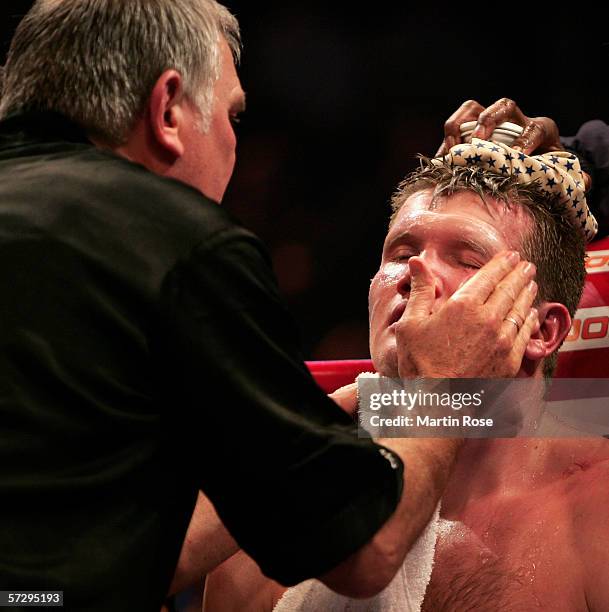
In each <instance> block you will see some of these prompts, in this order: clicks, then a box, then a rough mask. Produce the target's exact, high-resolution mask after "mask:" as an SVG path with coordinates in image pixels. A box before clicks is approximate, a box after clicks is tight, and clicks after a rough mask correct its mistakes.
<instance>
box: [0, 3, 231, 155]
mask: <svg viewBox="0 0 609 612" xmlns="http://www.w3.org/2000/svg"><path fill="white" fill-rule="evenodd" d="M221 38H224V39H225V40H226V42H227V43H228V45H229V47H230V49H231V52H232V54H233V58H234V60H235V62H238V61H239V57H240V51H241V38H240V33H239V24H238V23H237V20H236V18H235V17H234V16H233V15H231V13H230V12H229V11H228V10H227V9H226V8H225V7H224V6H222V5H221V4H218V3H217V2H216V1H215V0H37V1H36V3H35V4H34V6H33V7H32V9H31V10H30V11H29V13H28V14H27V15H26V16H25V17H24V18H23V20H22V21H21V23H20V24H19V26H18V28H17V31H16V33H15V36H14V38H13V40H12V42H11V46H10V50H9V53H8V57H7V62H6V65H5V67H4V79H3V81H4V83H3V87H2V90H3V91H2V98H1V99H0V118H3V117H5V116H7V115H9V114H12V113H15V112H20V111H28V110H39V111H55V112H59V113H62V114H63V115H65V116H66V117H68V118H70V119H72V120H73V121H76V122H77V123H79V124H80V125H82V126H83V127H84V128H85V129H87V130H88V131H89V132H90V133H91V134H93V135H95V136H97V137H99V138H101V139H103V140H104V141H105V142H107V144H112V145H119V144H123V143H124V142H125V141H126V138H127V136H128V134H129V132H130V131H131V129H132V128H133V125H134V123H135V121H136V119H137V118H138V116H139V115H140V114H141V113H142V111H143V109H144V107H145V105H146V102H147V100H148V98H149V96H150V92H151V90H152V88H153V87H154V84H155V83H156V81H157V80H158V78H159V76H160V75H161V74H162V73H163V72H164V71H165V70H169V69H175V70H177V71H178V72H179V73H180V74H181V75H182V78H183V82H184V94H185V95H186V96H188V98H189V99H190V100H191V101H192V102H193V103H194V104H195V105H196V107H197V108H198V109H199V111H200V113H201V124H200V128H201V129H202V130H203V131H207V129H209V123H210V118H211V112H212V109H213V105H214V94H213V90H214V84H215V82H216V81H217V80H218V78H219V76H220V69H221V62H220V58H221V56H220V49H219V43H220V40H221Z"/></svg>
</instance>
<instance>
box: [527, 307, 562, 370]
mask: <svg viewBox="0 0 609 612" xmlns="http://www.w3.org/2000/svg"><path fill="white" fill-rule="evenodd" d="M536 308H537V310H538V312H539V325H538V327H536V328H535V331H534V333H533V335H532V336H531V339H530V340H529V342H528V344H527V348H526V350H525V352H524V356H525V359H528V360H530V361H533V362H538V361H540V360H541V359H545V358H546V357H548V356H549V355H551V354H552V353H553V352H554V351H557V350H558V349H559V347H560V345H561V344H562V341H563V340H564V339H565V338H566V336H567V334H568V333H569V330H570V329H571V315H569V311H568V310H567V307H566V306H565V305H564V304H560V303H558V302H543V303H542V304H540V305H539V306H537V307H536Z"/></svg>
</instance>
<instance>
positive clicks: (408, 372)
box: [396, 251, 538, 378]
mask: <svg viewBox="0 0 609 612" xmlns="http://www.w3.org/2000/svg"><path fill="white" fill-rule="evenodd" d="M519 258H520V256H519V255H518V253H515V252H512V251H508V252H502V253H498V254H497V255H495V257H493V259H491V261H489V262H488V263H487V264H486V265H485V266H484V267H483V268H481V269H480V270H479V271H478V272H477V273H476V274H475V275H474V276H472V277H471V278H470V279H468V280H467V282H465V283H464V284H463V285H462V286H461V287H460V288H459V289H458V290H457V291H455V293H453V295H452V296H451V297H450V298H449V299H448V300H447V301H446V302H445V303H444V304H443V305H442V306H441V307H440V309H439V310H438V311H437V312H434V313H433V314H432V308H433V305H434V301H435V287H434V280H433V277H432V275H431V274H430V272H429V270H428V268H427V267H426V265H425V262H424V261H423V260H422V259H421V258H419V257H411V258H410V260H409V265H410V273H411V289H410V297H409V299H408V304H407V306H406V309H405V311H404V314H403V315H402V317H401V319H400V320H399V321H398V323H397V324H396V340H397V347H398V372H399V375H400V377H401V378H415V377H425V378H511V377H514V376H516V374H517V373H518V370H519V369H520V366H521V363H522V359H523V356H524V351H525V349H526V346H527V343H528V341H529V339H530V338H531V335H532V334H533V333H534V332H535V330H536V326H537V325H538V316H537V310H536V309H534V308H532V305H533V302H534V300H535V296H536V294H537V284H536V283H535V281H534V280H533V278H534V276H535V266H534V265H533V264H529V263H528V262H525V261H522V262H519Z"/></svg>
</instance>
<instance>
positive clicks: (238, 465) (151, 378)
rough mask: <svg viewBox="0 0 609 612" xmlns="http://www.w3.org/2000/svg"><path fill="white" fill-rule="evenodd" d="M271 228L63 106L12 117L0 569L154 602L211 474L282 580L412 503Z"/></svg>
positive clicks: (71, 588) (101, 595)
mask: <svg viewBox="0 0 609 612" xmlns="http://www.w3.org/2000/svg"><path fill="white" fill-rule="evenodd" d="M296 338H297V336H296V333H295V330H294V325H293V322H292V319H291V318H290V316H289V314H288V313H287V312H286V309H285V308H284V305H283V303H282V301H281V299H280V297H279V295H278V292H277V288H276V283H275V280H274V278H273V275H272V273H271V271H270V266H269V260H268V257H267V254H266V252H265V251H264V249H263V248H262V246H261V244H260V242H259V241H258V240H257V239H256V238H255V237H254V236H253V235H252V234H251V233H249V232H247V231H246V230H244V229H243V228H242V227H240V226H239V225H238V224H237V223H235V221H234V220H233V219H231V218H230V216H229V215H228V214H227V213H226V211H224V210H223V209H222V208H221V207H220V206H218V205H217V204H215V203H213V202H211V201H209V200H208V199H206V198H205V197H204V196H202V195H201V194H200V193H199V192H198V191H196V190H194V189H192V188H190V187H188V186H187V185H184V184H182V183H180V182H177V181H174V180H170V179H165V178H162V177H159V176H156V175H154V174H152V173H150V172H149V171H147V170H146V169H145V168H143V167H141V166H139V165H137V164H134V163H131V162H129V161H127V160H125V159H123V158H120V157H118V156H116V155H114V154H112V153H110V152H104V151H101V150H99V149H97V148H95V147H93V146H92V145H91V143H90V142H88V140H87V139H86V136H85V134H84V133H83V132H82V131H81V130H80V129H79V128H78V127H77V126H76V125H74V124H72V123H70V122H68V121H67V120H65V119H63V118H61V117H59V116H56V115H49V114H46V115H33V114H31V115H29V116H25V115H24V116H17V117H12V118H9V119H7V120H5V121H3V122H2V123H0V590H8V589H29V590H44V589H58V590H63V591H64V597H65V606H66V608H67V609H75V610H104V611H107V610H130V611H132V610H151V611H152V610H154V611H155V612H157V611H158V609H159V606H160V604H161V601H162V600H163V598H164V596H165V594H166V591H167V589H168V586H169V582H170V580H171V577H172V574H173V571H174V568H175V565H176V561H177V557H178V554H179V550H180V547H181V544H182V541H183V538H184V535H185V531H186V528H187V526H188V522H189V519H190V516H191V514H192V510H193V508H194V504H195V500H196V495H197V491H198V490H199V489H200V488H201V489H202V490H203V491H205V493H206V494H207V495H208V496H209V497H210V498H211V500H212V502H213V503H214V504H215V506H216V508H217V510H218V513H219V515H220V517H221V518H222V520H223V521H224V523H225V524H226V526H227V527H228V529H229V530H230V531H231V533H232V534H233V536H234V537H235V538H236V540H237V541H238V542H239V544H240V545H241V546H242V547H243V548H244V549H245V551H246V552H248V553H249V554H250V555H252V556H253V558H254V559H256V560H257V561H258V563H259V564H260V566H261V567H262V569H263V571H265V572H266V573H267V574H268V575H269V576H271V577H273V578H275V579H278V580H280V581H282V582H284V583H285V584H294V583H296V582H298V581H300V580H302V579H305V578H308V577H311V576H314V575H319V574H320V573H323V572H325V571H327V570H329V569H330V568H331V567H333V566H334V565H336V564H337V563H338V562H339V561H341V560H343V559H344V558H346V557H347V556H348V555H349V554H350V553H352V552H354V551H355V550H357V549H358V548H359V547H360V546H361V545H362V544H364V543H365V542H366V541H367V540H368V539H369V538H370V537H371V536H372V535H373V533H374V532H375V531H376V530H377V529H378V528H379V527H380V525H381V524H382V523H383V522H384V521H385V520H386V519H387V518H388V516H389V515H390V514H391V513H392V511H393V510H394V508H395V506H396V504H397V501H398V499H399V496H400V494H401V486H402V466H401V463H400V462H399V461H398V462H397V465H398V468H397V469H393V468H392V466H391V464H390V463H389V462H388V460H387V459H386V458H385V457H383V456H382V455H381V454H380V453H379V447H378V446H376V445H374V444H373V443H372V442H370V441H366V440H358V439H357V436H356V430H355V426H354V424H353V423H352V421H351V420H350V419H349V418H348V417H347V416H346V415H345V414H344V413H343V412H342V411H341V410H340V409H339V408H338V407H337V406H336V405H335V404H334V403H333V402H331V401H330V400H329V399H328V398H327V397H326V396H325V395H324V394H323V393H322V392H321V390H320V389H319V388H318V387H317V386H316V385H315V383H314V382H313V380H312V378H311V376H310V375H309V373H308V371H307V370H306V368H305V366H304V364H303V362H302V358H301V355H300V351H299V346H298V342H297V339H296Z"/></svg>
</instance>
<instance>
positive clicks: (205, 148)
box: [179, 40, 245, 202]
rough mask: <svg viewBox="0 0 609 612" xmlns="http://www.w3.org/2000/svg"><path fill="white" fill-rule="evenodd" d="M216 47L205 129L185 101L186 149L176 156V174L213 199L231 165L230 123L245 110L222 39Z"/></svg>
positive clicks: (221, 189)
mask: <svg viewBox="0 0 609 612" xmlns="http://www.w3.org/2000/svg"><path fill="white" fill-rule="evenodd" d="M220 51H221V56H222V61H221V69H220V70H221V72H220V78H219V79H218V80H217V81H216V83H215V86H214V107H213V112H212V114H211V122H210V126H209V130H208V131H207V132H205V133H203V132H201V130H200V129H199V127H198V122H199V121H200V117H199V114H198V110H197V109H196V108H195V106H194V105H189V108H188V110H187V112H188V113H189V114H190V118H189V122H188V125H189V128H188V130H187V133H186V134H185V138H184V140H185V151H186V153H185V155H184V156H183V158H182V159H181V160H180V163H181V168H180V173H181V176H180V177H179V178H181V179H182V180H184V181H185V182H187V183H189V184H190V185H193V186H194V187H196V188H197V189H199V190H200V191H202V192H203V193H204V194H205V195H206V196H207V197H209V198H211V199H212V200H215V201H216V202H220V201H221V200H222V197H223V196H224V192H225V191H226V187H227V185H228V182H229V180H230V178H231V176H232V173H233V169H234V167H235V149H236V145H237V138H236V136H235V131H234V129H233V124H234V122H235V121H236V120H237V117H238V115H239V113H241V112H243V111H244V110H245V94H244V93H243V89H242V88H241V83H240V81H239V77H238V76H237V71H236V69H235V64H234V62H233V57H232V54H231V51H230V48H229V46H228V44H227V43H226V41H225V40H222V41H221V42H220Z"/></svg>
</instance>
